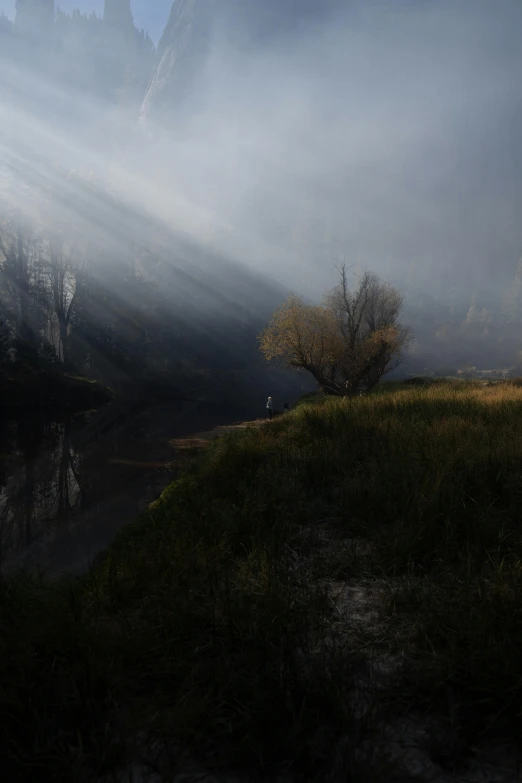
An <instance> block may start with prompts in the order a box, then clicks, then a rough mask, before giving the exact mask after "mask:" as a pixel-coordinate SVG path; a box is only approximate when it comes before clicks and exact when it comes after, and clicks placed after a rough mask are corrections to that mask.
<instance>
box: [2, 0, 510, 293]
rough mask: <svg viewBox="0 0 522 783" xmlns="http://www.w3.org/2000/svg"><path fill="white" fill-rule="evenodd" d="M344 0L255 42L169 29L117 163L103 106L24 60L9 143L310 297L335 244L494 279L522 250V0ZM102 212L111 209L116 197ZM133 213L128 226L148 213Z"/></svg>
mask: <svg viewBox="0 0 522 783" xmlns="http://www.w3.org/2000/svg"><path fill="white" fill-rule="evenodd" d="M0 2H2V0H0ZM4 2H5V0H4ZM62 2H63V4H64V5H65V2H64V0H62ZM69 2H70V5H71V6H72V5H73V3H74V0H69ZM246 2H247V0H245V4H246ZM269 2H271V4H272V7H273V8H276V9H279V8H281V7H283V6H284V7H285V8H287V9H292V8H293V9H295V7H297V0H286V2H284V3H283V0H280V4H279V0H277V1H276V0H266V3H267V4H268V3H269ZM304 2H305V0H303V3H304ZM169 4H170V3H166V4H165V6H168V5H169ZM100 5H101V0H100ZM188 5H190V4H188ZM227 5H228V7H229V9H232V11H231V13H232V14H233V15H234V14H235V12H236V10H237V6H236V4H235V3H234V2H230V3H229V4H227V3H226V0H222V5H221V8H225V7H226V6H227ZM333 5H336V6H337V8H336V9H335V14H334V16H332V17H330V16H328V17H325V18H324V19H322V20H319V21H314V23H313V25H310V26H306V25H302V26H300V27H297V26H296V25H293V26H292V25H288V26H287V27H286V28H285V29H284V30H283V32H281V34H280V35H268V36H265V37H263V36H260V37H258V38H257V39H256V37H255V36H254V37H251V38H248V36H247V38H245V39H244V40H249V41H250V44H249V45H248V46H244V45H243V43H242V39H241V36H240V35H239V33H238V31H237V30H235V29H234V23H235V21H236V17H235V16H234V18H232V19H230V20H226V21H227V24H226V25H224V28H225V27H226V32H224V28H223V29H221V28H219V27H218V28H217V31H216V33H215V35H213V36H212V37H211V38H210V39H209V40H208V42H207V43H206V44H205V40H206V39H205V37H204V36H201V35H199V33H198V29H197V25H193V26H192V27H187V31H186V32H187V34H186V35H185V34H184V29H185V28H180V29H179V30H178V34H176V29H175V28H174V27H173V29H172V30H171V35H172V41H171V47H170V48H169V41H167V42H166V44H167V46H166V52H165V56H164V57H163V59H162V63H161V68H160V71H159V72H158V74H157V75H156V78H155V79H153V81H152V83H151V88H150V90H149V94H148V96H147V99H146V101H145V103H144V107H145V111H143V112H142V118H143V119H144V122H143V123H142V124H141V125H140V126H139V127H136V126H137V119H138V116H139V114H140V112H139V107H136V112H135V116H134V115H133V116H132V117H130V118H129V121H128V126H126V127H125V128H123V129H122V130H123V133H122V138H127V137H128V136H130V135H131V130H132V134H134V135H133V142H132V144H131V143H129V145H128V147H129V149H127V148H126V147H127V145H126V144H125V145H122V148H121V149H120V150H119V153H121V154H119V155H118V161H119V164H120V167H121V168H118V167H116V166H115V165H114V160H113V159H112V153H111V155H109V152H104V153H102V152H100V149H103V147H102V146H101V145H99V144H98V145H96V144H93V145H91V143H90V140H92V139H97V138H98V137H99V138H101V139H104V138H105V136H106V134H107V131H106V126H107V122H108V121H107V117H106V115H105V113H104V111H103V107H101V106H100V105H98V103H97V102H96V100H94V99H93V98H92V96H91V97H89V96H88V95H84V94H83V93H82V92H78V91H76V90H71V89H70V88H69V87H67V85H60V84H55V85H53V84H51V83H48V82H46V81H45V80H43V79H42V75H41V73H40V71H39V70H36V71H32V70H31V68H30V67H29V65H28V66H27V68H26V71H25V73H24V72H22V73H20V74H18V75H17V79H16V80H15V82H14V87H15V88H16V89H14V90H13V92H12V100H11V102H10V103H8V104H7V105H6V107H5V108H4V116H3V122H2V127H1V128H0V158H1V155H2V154H4V155H5V157H7V156H10V157H11V158H13V159H14V160H16V161H17V162H18V164H17V165H18V166H19V170H20V172H21V173H22V174H24V173H29V174H32V173H33V168H34V167H35V165H36V163H35V156H38V163H37V165H38V167H39V171H43V170H44V169H43V164H44V163H45V165H46V169H45V170H46V171H48V170H50V169H49V164H50V162H54V161H55V160H58V161H59V162H60V165H61V166H62V167H64V168H65V169H67V170H84V169H88V168H91V167H92V168H94V169H96V170H99V171H101V172H110V175H111V183H112V184H113V186H114V188H115V191H116V193H117V194H118V195H119V197H120V198H121V202H122V204H123V205H125V207H130V208H131V209H132V210H133V211H134V212H133V214H137V215H141V216H143V217H144V218H146V217H147V218H148V217H150V216H153V217H154V218H155V219H156V220H158V221H161V222H162V224H163V225H164V226H165V227H166V229H168V230H171V231H178V232H180V233H181V232H183V233H184V234H186V235H187V236H188V237H189V238H190V239H191V240H192V241H194V242H197V243H198V244H199V245H201V246H206V247H208V248H209V249H210V250H212V251H213V252H216V253H218V252H219V253H223V254H225V255H226V256H227V257H228V258H231V259H234V260H237V261H240V262H241V263H242V264H244V265H249V266H250V267H251V268H255V269H256V270H259V271H261V272H263V274H266V275H267V276H270V277H272V278H273V279H275V280H277V281H278V282H282V283H284V284H285V285H288V286H291V287H292V288H299V287H300V286H302V287H303V288H305V290H306V292H307V293H312V294H314V295H315V293H316V292H317V293H320V292H321V290H324V289H325V288H326V287H329V286H330V285H331V283H332V275H333V272H334V264H335V262H338V261H339V260H341V259H340V256H342V257H346V258H347V259H348V261H353V262H356V263H360V264H364V265H367V266H369V267H370V268H372V269H373V270H375V271H376V272H377V273H378V274H382V275H383V276H384V277H385V278H386V279H390V281H391V282H394V281H395V280H398V282H399V283H400V284H401V285H404V286H409V284H410V277H411V275H410V273H409V270H410V269H413V268H414V267H415V268H416V269H417V270H419V271H418V272H416V275H415V280H416V283H417V285H418V286H422V287H423V289H424V290H425V291H426V292H428V293H430V294H431V293H436V292H437V291H439V284H440V280H441V279H442V278H441V271H442V270H447V269H449V270H450V271H451V272H454V271H455V270H457V272H458V274H459V276H460V278H461V282H462V287H463V288H464V289H465V290H466V291H467V292H469V293H470V294H471V292H472V290H473V288H474V286H475V285H476V280H477V278H478V277H479V276H481V275H482V276H484V275H486V274H487V275H489V278H488V279H487V283H488V286H489V287H491V288H492V287H493V286H494V285H496V283H497V280H498V279H499V278H500V272H501V271H502V270H503V269H507V268H508V267H509V269H514V268H515V265H516V262H517V260H518V258H520V255H521V253H522V224H521V221H520V211H521V204H522V147H521V145H520V138H521V137H522V102H521V87H520V74H521V73H522V44H521V38H520V29H522V2H521V0H494V2H493V0H393V1H392V0H371V2H369V1H367V0H353V2H348V0H346V2H345V1H344V0H338V3H334V4H333ZM141 6H142V8H143V9H145V8H146V7H148V9H149V13H151V10H150V9H151V8H152V7H153V8H154V13H155V14H157V13H158V9H159V7H160V4H159V2H157V0H154V1H153V0H149V3H148V4H147V5H146V3H145V0H142V2H141ZM165 6H164V8H163V12H164V16H165V17H166V14H167V10H168V9H167V8H166V7H165ZM208 7H210V5H209V6H208ZM84 8H85V9H86V10H87V9H88V8H94V4H93V0H91V3H89V4H87V2H85V5H84ZM137 8H138V2H137V0H135V3H134V11H135V13H136V11H137ZM144 13H146V12H145V11H144ZM223 13H224V12H223ZM288 13H289V14H290V13H291V11H288ZM136 15H137V14H136ZM137 22H138V24H141V22H140V21H139V20H137ZM243 23H245V24H247V23H246V21H245V20H243ZM283 27H284V26H283ZM231 31H232V32H231ZM227 36H228V37H227ZM184 47H186V51H185V50H184ZM0 54H1V53H0ZM191 69H193V70H194V73H195V76H194V80H192V75H191V74H192V70H191ZM0 75H1V74H0ZM179 85H181V92H182V93H183V94H184V95H186V96H188V98H187V99H186V102H187V103H188V106H187V105H186V106H185V108H183V107H182V106H179V105H178V97H179V95H180V94H181V93H180V90H179V89H178V86H179ZM176 91H177V92H176ZM21 95H25V96H30V97H31V98H32V100H33V104H32V105H31V106H29V104H26V103H25V102H24V101H21V99H20V96H21ZM177 96H178V97H177ZM162 107H164V108H166V109H170V110H172V112H171V113H173V117H170V116H169V117H165V118H162V111H163V110H162ZM163 120H164V121H163ZM174 131H175V132H174ZM123 146H125V149H123ZM27 151H30V155H29V154H28V152H27ZM87 164H88V165H87ZM53 165H54V163H53ZM46 176H50V175H49V174H47V175H46ZM72 203H74V200H73V202H72ZM92 210H93V212H94V213H96V210H98V212H97V213H96V214H97V215H98V218H99V220H98V222H99V223H100V224H101V223H103V222H106V216H105V214H104V213H103V203H102V201H101V200H100V201H99V203H98V202H97V201H93V204H92ZM122 215H123V216H124V217H122V225H121V229H120V233H121V235H122V236H124V235H127V234H128V233H129V231H130V230H131V229H133V227H134V226H133V224H134V222H135V221H134V220H133V221H132V224H131V225H129V224H128V223H126V222H125V221H128V218H127V217H125V215H128V213H127V212H125V211H124V210H122ZM334 254H335V255H334ZM307 265H308V266H311V267H313V269H312V271H313V274H311V273H310V274H309V273H308V271H307V269H305V267H306V266H307ZM509 269H508V277H509V275H510V274H511V272H510V271H509ZM421 273H422V274H421Z"/></svg>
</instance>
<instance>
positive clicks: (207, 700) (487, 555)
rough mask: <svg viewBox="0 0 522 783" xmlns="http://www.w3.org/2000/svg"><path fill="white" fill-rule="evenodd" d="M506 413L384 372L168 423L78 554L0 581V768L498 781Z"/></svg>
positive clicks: (512, 463)
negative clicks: (166, 459)
mask: <svg viewBox="0 0 522 783" xmlns="http://www.w3.org/2000/svg"><path fill="white" fill-rule="evenodd" d="M521 417H522V389H519V388H518V387H516V386H514V385H511V384H501V385H498V386H495V387H483V386H479V385H478V384H474V383H469V384H467V383H466V384H463V383H453V384H452V383H445V384H444V383H432V384H429V385H426V387H424V388H413V387H408V386H407V385H400V384H389V385H384V386H383V387H382V388H381V389H379V390H378V391H377V392H376V393H374V394H372V395H368V396H367V397H362V398H355V399H344V400H339V399H335V400H333V399H321V398H319V397H315V398H308V399H307V400H305V401H303V404H301V405H299V406H298V407H297V408H296V410H294V411H293V412H291V413H290V414H288V415H285V416H281V417H278V418H276V419H275V420H274V421H273V422H265V421H256V422H249V423H245V424H244V425H237V426H233V427H224V428H217V429H214V430H212V431H209V432H207V433H200V434H199V435H196V436H191V437H189V438H182V439H178V440H177V441H175V442H174V444H173V445H174V446H175V455H176V457H175V461H176V462H177V467H178V468H179V470H178V478H177V479H176V480H175V481H174V482H173V484H172V485H171V486H170V487H169V488H168V489H167V490H165V492H163V494H162V496H161V497H160V498H159V499H158V500H157V501H156V502H155V503H153V504H152V505H151V507H150V509H149V510H148V511H147V512H146V513H145V514H144V515H143V516H142V517H141V518H140V519H139V520H137V521H136V522H135V523H133V524H131V525H129V526H128V527H127V528H126V529H125V530H124V531H122V533H121V534H120V535H119V537H118V539H117V540H116V541H115V542H114V544H113V545H112V546H111V547H110V548H109V550H108V551H107V552H106V553H105V554H104V555H103V556H102V557H101V558H100V559H99V560H98V562H97V563H95V565H94V567H93V569H92V571H91V572H90V573H89V574H87V575H84V576H81V577H70V578H62V579H60V580H48V579H47V578H45V577H42V578H36V577H34V576H29V575H26V576H23V575H19V576H17V577H12V578H10V579H9V580H5V581H4V582H3V583H2V585H1V589H0V623H1V625H0V627H1V628H2V634H1V635H0V655H1V656H2V660H3V667H2V673H1V675H0V689H1V693H2V702H3V704H5V705H6V709H5V715H7V716H8V720H5V719H4V721H3V723H2V725H1V727H0V732H1V733H0V743H1V748H2V756H3V758H4V767H6V768H7V769H6V772H8V777H9V778H10V779H12V780H29V779H36V778H37V779H39V780H64V781H65V780H73V779H74V780H93V781H94V780H98V781H102V780H106V781H107V782H108V781H110V780H114V779H120V780H130V779H131V778H130V777H129V775H130V774H131V772H132V774H133V775H134V778H133V779H135V780H136V779H142V780H150V781H153V780H154V781H176V783H181V782H182V781H185V783H188V782H189V781H195V780H199V781H206V782H207V783H210V781H220V780H221V781H228V782H229V783H231V782H232V781H235V782H236V783H240V782H245V783H246V781H256V780H259V781H261V780H265V781H274V782H275V781H276V780H279V781H281V783H283V781H285V783H287V782H288V783H289V782H290V781H292V782H293V781H295V783H300V782H301V781H303V783H304V782H305V781H368V783H370V781H376V782H377V781H393V780H394V781H406V780H417V781H436V783H450V782H453V783H457V782H460V781H462V782H463V781H469V782H470V783H473V782H474V781H477V783H478V781H481V782H482V781H498V783H512V782H514V781H516V780H520V774H521V773H520V767H517V763H518V756H517V742H519V740H520V737H521V736H522V732H521V729H522V714H521V712H520V700H521V696H522V656H521V655H520V651H521V645H522V630H521V629H522V591H521V590H520V588H521V587H522V568H521V563H522V531H521V529H520V518H519V511H518V509H519V500H520V497H521V494H522V472H521V470H520V464H522V462H521V458H522V434H521V433H522V430H521V428H520V420H521ZM196 760H198V761H196ZM199 760H204V764H203V763H200V762H199ZM117 770H120V772H119V773H118V774H119V775H120V777H114V775H115V773H116V771H117ZM121 770H127V772H126V773H124V772H122V771H121ZM208 770H211V772H210V771H208ZM230 770H234V772H233V773H232V772H230ZM125 774H126V775H127V777H125V776H124V775H125ZM139 776H141V777H139Z"/></svg>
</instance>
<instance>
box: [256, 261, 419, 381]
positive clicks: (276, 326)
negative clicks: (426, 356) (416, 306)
mask: <svg viewBox="0 0 522 783" xmlns="http://www.w3.org/2000/svg"><path fill="white" fill-rule="evenodd" d="M339 274H340V281H339V283H338V284H337V285H336V286H335V288H334V289H333V290H332V291H330V292H329V293H327V294H326V295H325V296H324V299H323V304H321V305H318V306H314V305H307V304H306V303H305V302H304V301H303V300H302V299H301V298H300V297H298V296H295V295H293V294H291V295H290V296H289V297H288V298H287V300H286V301H285V302H284V304H283V305H282V306H281V307H280V308H279V309H278V310H276V312H275V313H274V315H273V316H272V318H271V320H270V323H269V324H268V326H267V327H266V329H264V330H263V331H262V332H261V334H260V335H259V343H260V348H261V352H262V353H263V355H264V357H265V358H266V359H267V360H268V361H271V360H277V361H280V362H282V363H283V364H284V365H285V366H287V367H294V368H296V369H299V370H306V371H307V372H309V373H311V374H312V375H313V377H314V378H315V380H316V381H317V383H318V384H319V386H320V388H321V389H322V390H323V391H324V392H326V393H327V394H337V395H349V394H354V393H355V392H356V391H357V390H358V389H359V388H360V387H361V386H362V387H364V388H365V389H366V390H367V391H369V390H370V389H372V388H373V387H374V386H375V385H376V384H377V383H378V381H379V380H380V378H382V376H383V375H385V374H386V373H387V372H390V370H393V369H395V368H396V367H397V366H398V365H399V363H400V362H401V360H402V358H403V356H404V352H405V349H406V348H407V346H408V344H409V342H410V340H411V337H412V334H411V330H410V329H409V328H408V327H403V326H401V325H400V324H399V323H398V317H399V313H400V310H401V308H402V302H403V300H402V296H401V294H400V293H399V292H398V291H397V290H396V289H395V288H393V286H391V285H388V284H387V283H385V282H383V281H382V280H380V279H379V278H378V277H377V275H375V274H373V273H372V272H365V273H364V274H363V276H362V277H361V280H360V282H359V285H358V287H357V288H356V289H355V290H353V291H351V290H350V289H349V287H348V278H347V270H346V266H345V265H343V266H342V267H340V268H339Z"/></svg>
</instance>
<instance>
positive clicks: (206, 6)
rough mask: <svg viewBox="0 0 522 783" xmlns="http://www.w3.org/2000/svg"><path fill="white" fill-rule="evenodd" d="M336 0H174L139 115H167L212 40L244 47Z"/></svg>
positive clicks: (188, 88) (192, 82) (187, 94)
mask: <svg viewBox="0 0 522 783" xmlns="http://www.w3.org/2000/svg"><path fill="white" fill-rule="evenodd" d="M338 5H339V0H322V2H320V3H318V2H317V0H265V1H264V2H263V3H259V2H258V0H177V1H176V2H175V3H174V4H173V6H172V10H171V14H170V18H169V20H168V22H167V26H166V28H165V32H164V34H163V36H162V38H161V41H160V44H159V47H158V57H157V64H156V70H155V73H154V75H153V77H152V79H151V83H150V85H149V89H148V91H147V94H146V96H145V100H144V103H143V107H142V112H141V118H142V120H147V119H152V118H158V117H159V116H161V115H162V114H163V116H164V119H166V118H167V116H171V115H172V112H175V111H176V110H178V109H179V108H180V106H181V105H182V104H183V103H184V102H185V101H187V100H190V99H191V98H193V97H194V95H193V91H194V89H195V87H196V85H197V83H198V80H199V79H200V78H201V77H202V75H203V73H204V69H205V66H206V64H207V61H208V58H209V56H210V54H211V52H212V48H213V45H214V44H216V43H217V42H218V41H219V42H221V43H222V44H223V43H225V44H226V46H227V49H228V50H229V51H234V50H235V51H237V52H241V51H243V52H245V53H246V52H248V48H249V46H250V45H254V44H256V45H259V44H262V43H263V41H265V40H267V39H268V40H273V39H274V38H277V37H278V36H281V35H285V36H286V35H291V34H292V32H294V31H295V32H297V31H299V30H300V29H301V28H302V26H303V25H304V24H313V23H314V22H316V21H318V20H321V19H324V18H326V17H327V16H328V15H329V14H330V13H331V11H332V10H333V9H334V8H336V7H337V6H338Z"/></svg>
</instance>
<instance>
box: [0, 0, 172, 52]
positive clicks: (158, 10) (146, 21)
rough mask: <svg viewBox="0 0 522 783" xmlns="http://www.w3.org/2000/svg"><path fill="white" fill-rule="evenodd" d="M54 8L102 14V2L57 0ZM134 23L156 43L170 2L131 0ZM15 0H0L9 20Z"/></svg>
mask: <svg viewBox="0 0 522 783" xmlns="http://www.w3.org/2000/svg"><path fill="white" fill-rule="evenodd" d="M56 6H57V7H59V8H61V9H62V10H63V11H67V12H70V11H72V10H73V9H74V8H79V9H80V10H81V11H83V12H84V13H90V12H91V11H95V12H96V13H97V14H100V15H101V13H102V12H103V0H59V1H58V2H56ZM131 6H132V12H133V15H134V23H135V25H136V27H137V28H138V29H140V30H141V29H143V30H146V31H147V32H148V33H149V35H150V37H151V38H152V40H153V41H154V43H157V42H158V41H159V39H160V37H161V34H162V32H163V28H164V27H165V23H166V21H167V18H168V15H169V12H170V8H171V6H172V0H131ZM14 8H15V0H0V11H4V12H5V13H6V14H7V15H8V16H9V17H10V18H13V17H14Z"/></svg>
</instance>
